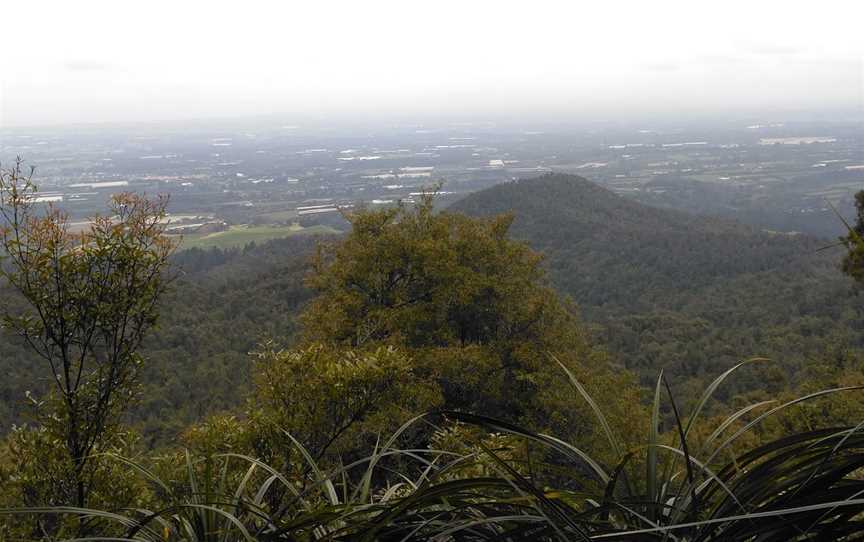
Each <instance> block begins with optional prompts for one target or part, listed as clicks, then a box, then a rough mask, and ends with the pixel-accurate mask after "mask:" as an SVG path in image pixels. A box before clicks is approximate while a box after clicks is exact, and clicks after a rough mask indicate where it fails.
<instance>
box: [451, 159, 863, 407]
mask: <svg viewBox="0 0 864 542" xmlns="http://www.w3.org/2000/svg"><path fill="white" fill-rule="evenodd" d="M448 210H453V211H454V212H462V213H466V214H469V215H471V216H494V215H496V214H499V213H501V212H507V211H512V212H513V214H514V217H515V218H514V221H513V225H512V227H511V231H510V235H511V236H512V237H513V238H515V239H520V240H524V241H526V242H528V243H529V244H530V245H531V247H532V248H533V249H534V250H537V251H540V252H542V253H543V254H544V256H545V257H546V260H545V264H546V266H547V268H548V269H549V277H550V279H551V280H552V281H553V283H554V284H555V287H556V288H557V290H558V291H559V292H560V293H561V294H563V295H569V296H571V297H572V298H573V299H574V300H575V301H576V302H577V303H578V305H579V309H580V311H581V312H582V314H583V317H584V318H585V320H586V321H587V322H589V323H592V324H596V325H597V327H598V328H599V329H600V330H601V334H600V335H599V336H598V343H600V344H602V345H603V346H604V347H606V348H607V349H608V350H609V352H610V354H611V355H613V356H614V357H615V358H616V359H618V360H620V361H621V362H622V363H624V364H626V366H627V368H629V369H631V370H632V371H634V372H636V373H637V374H639V376H640V377H641V381H642V383H643V384H644V385H645V386H651V385H653V380H654V378H655V377H656V374H657V371H658V370H659V369H660V368H663V369H665V370H666V372H667V375H668V378H669V379H670V380H671V381H672V382H673V384H674V385H675V386H676V389H678V390H680V395H681V397H682V399H681V400H682V401H687V400H688V398H689V397H692V396H695V395H697V394H698V392H699V390H700V389H701V388H702V387H703V386H704V385H705V383H706V382H708V381H709V380H710V378H711V375H713V374H716V373H717V372H721V371H723V370H725V369H727V368H729V367H731V366H733V365H735V364H736V363H737V362H739V361H740V360H742V359H746V358H749V357H752V356H763V357H767V358H770V359H772V360H774V361H775V362H776V363H777V365H775V366H772V367H770V369H769V368H767V367H766V368H765V369H763V368H762V367H758V366H754V367H752V368H750V369H747V371H745V373H742V374H740V375H739V377H738V378H736V379H735V381H734V382H731V383H730V385H729V386H726V387H724V388H723V389H721V390H720V391H719V393H720V397H719V398H720V399H721V400H722V401H723V402H724V403H727V404H728V403H729V402H730V401H732V400H733V398H734V397H735V395H737V394H738V393H746V392H748V391H752V390H759V389H763V388H764V387H765V385H766V378H765V377H766V375H765V374H763V370H770V371H771V372H772V374H771V375H770V384H771V386H775V389H776V385H777V384H778V382H777V377H781V376H782V378H783V379H785V382H783V383H782V386H783V387H785V386H789V387H790V388H793V389H794V387H795V386H797V385H798V384H799V378H798V377H799V375H802V374H803V369H804V367H806V366H807V365H808V364H810V363H812V362H813V360H818V359H819V358H821V357H822V356H823V354H824V353H825V350H826V345H833V344H837V345H841V346H845V347H857V348H861V347H864V335H862V333H861V330H862V329H864V318H862V316H864V313H861V311H860V306H861V303H860V300H859V299H856V298H855V297H854V296H850V282H851V281H850V280H848V279H847V278H846V277H845V276H843V274H842V273H838V272H837V267H838V265H839V263H840V259H841V256H842V254H841V253H840V251H839V250H836V249H833V250H820V249H822V248H824V247H825V246H826V245H827V244H828V241H826V240H825V239H818V238H813V237H809V236H806V235H795V234H787V233H778V232H768V231H763V230H757V229H754V228H751V227H747V226H743V225H741V224H737V223H734V222H728V221H723V220H720V219H715V218H711V217H707V216H696V215H690V214H686V213H682V212H677V211H673V210H669V209H658V208H654V207H649V206H647V205H642V204H640V203H638V202H636V201H633V199H632V198H628V197H623V196H620V195H617V194H615V193H613V192H611V191H609V190H607V189H605V188H603V187H601V186H599V185H596V184H594V183H591V182H589V181H588V180H586V179H583V178H581V177H578V176H575V175H566V174H560V173H555V174H549V175H544V176H541V177H538V178H534V179H525V180H520V181H516V182H511V183H503V184H500V185H496V186H494V187H492V188H489V189H487V190H483V191H480V192H476V193H474V194H471V195H469V196H467V197H465V198H464V199H462V200H460V201H458V202H456V203H455V204H454V205H453V206H452V207H450V208H448ZM839 223H840V221H839V219H838V224H839ZM778 368H779V371H778V370H777V369H778Z"/></svg>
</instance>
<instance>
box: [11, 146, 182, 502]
mask: <svg viewBox="0 0 864 542" xmlns="http://www.w3.org/2000/svg"><path fill="white" fill-rule="evenodd" d="M32 175H33V169H32V168H31V169H30V172H29V173H25V171H24V170H23V163H22V160H21V159H18V160H17V161H16V163H15V165H14V166H13V167H12V168H10V169H8V170H3V171H0V251H2V257H3V259H4V261H2V262H0V277H2V278H3V279H5V281H6V282H8V284H9V285H10V286H11V287H12V289H13V290H14V291H16V292H17V293H18V294H19V295H20V297H21V298H22V299H23V300H24V301H26V304H27V306H28V307H29V309H26V310H24V311H11V310H9V309H8V308H5V310H6V314H4V315H3V324H4V326H5V327H7V328H8V329H10V330H11V331H13V332H14V333H15V334H17V335H18V336H20V337H21V338H23V340H24V341H25V342H26V344H27V345H28V346H29V347H30V349H31V350H32V352H33V353H34V354H35V356H36V357H37V358H39V359H41V360H42V361H43V362H44V363H45V364H46V365H47V366H48V367H49V368H50V378H51V380H52V382H53V393H52V394H51V396H50V397H49V399H48V400H47V401H46V402H45V404H46V405H47V406H48V407H49V408H47V409H46V408H44V406H43V408H42V409H40V410H41V414H40V421H41V422H42V425H43V427H45V428H46V429H47V430H48V431H49V432H51V433H52V434H53V435H54V436H55V437H57V440H58V441H59V442H60V443H61V446H62V448H63V449H64V451H65V454H66V455H67V456H68V457H67V459H68V461H69V463H70V465H71V466H70V468H69V472H68V480H67V482H68V484H58V486H57V487H56V488H55V490H56V492H57V494H58V495H55V498H56V501H55V502H57V501H60V502H65V503H67V504H74V505H76V506H79V507H84V506H86V505H87V504H88V496H89V494H90V492H91V490H92V487H93V483H94V482H93V480H94V472H95V470H97V466H96V461H94V460H93V458H92V454H93V453H94V452H95V451H97V450H98V449H99V448H100V446H102V445H103V444H105V443H106V442H107V441H108V440H109V438H108V436H109V435H111V434H112V432H113V430H114V429H115V428H116V426H117V424H118V423H119V417H120V414H121V413H122V412H123V411H124V410H125V408H126V407H127V406H128V405H129V404H130V400H131V399H132V398H133V396H134V391H135V386H134V384H135V379H136V376H137V374H138V371H139V367H140V366H141V362H142V360H141V357H140V356H139V355H138V354H137V350H138V347H139V346H140V345H141V341H142V340H143V338H144V336H145V334H146V333H147V332H148V331H149V330H150V329H151V328H152V327H153V325H154V324H155V323H156V318H157V314H158V310H157V302H158V300H159V298H160V297H161V296H162V294H163V293H164V292H165V290H166V288H167V287H168V283H169V281H168V278H167V276H166V273H165V271H166V268H167V266H168V258H169V256H170V255H171V253H172V251H173V248H174V245H173V243H172V242H171V241H170V240H168V239H167V238H166V237H165V236H164V235H163V234H164V232H165V226H166V221H165V220H164V219H165V215H166V211H165V209H166V205H167V199H166V198H164V197H160V198H157V199H153V200H151V199H147V198H146V197H144V196H140V195H135V194H131V193H123V194H116V195H114V196H113V197H112V199H111V204H110V211H111V212H110V214H109V215H108V216H97V217H94V218H93V219H92V221H91V222H90V223H89V226H88V227H87V228H85V229H84V231H81V232H76V231H73V229H72V228H71V227H70V222H69V217H68V215H67V214H66V213H64V212H63V211H61V210H60V209H58V208H56V207H54V206H53V205H48V206H47V207H43V206H42V205H40V204H39V203H38V199H37V197H36V196H37V189H36V186H35V185H34V183H33V182H32ZM30 460H31V461H32V460H36V461H39V460H40V458H30Z"/></svg>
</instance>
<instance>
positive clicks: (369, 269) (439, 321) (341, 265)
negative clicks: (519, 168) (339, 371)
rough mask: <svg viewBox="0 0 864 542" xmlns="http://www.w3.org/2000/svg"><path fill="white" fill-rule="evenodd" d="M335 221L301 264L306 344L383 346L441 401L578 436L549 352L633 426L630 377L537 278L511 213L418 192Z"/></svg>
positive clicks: (578, 416)
mask: <svg viewBox="0 0 864 542" xmlns="http://www.w3.org/2000/svg"><path fill="white" fill-rule="evenodd" d="M346 218H347V219H348V220H349V222H350V223H351V226H352V230H351V233H350V234H349V235H348V236H347V237H345V238H344V239H343V240H341V241H339V242H336V243H333V244H330V245H325V246H322V247H321V249H320V250H319V253H318V255H317V257H316V259H315V261H314V264H313V272H312V274H311V276H310V279H309V284H310V286H311V287H312V289H313V290H314V291H315V292H316V293H317V294H318V296H317V298H315V299H314V300H313V301H312V303H311V304H310V305H309V307H308V308H307V310H306V311H305V313H304V314H303V315H302V322H303V326H304V329H303V341H304V342H305V343H306V344H325V345H329V346H330V347H332V348H335V349H344V348H350V349H360V350H363V349H367V348H373V347H379V346H391V347H395V348H397V349H399V350H401V351H403V352H406V353H407V354H408V355H409V356H410V358H411V360H412V363H413V365H414V373H415V374H416V375H418V376H420V377H421V378H423V379H424V380H425V381H428V382H434V383H435V384H436V385H437V386H438V387H439V388H440V390H441V394H442V397H443V405H444V406H445V407H446V408H451V409H463V410H468V411H473V412H483V413H485V414H488V415H492V416H501V417H504V418H507V419H511V420H521V421H524V422H526V423H527V424H528V425H529V426H530V427H533V428H537V429H544V430H547V429H548V430H552V429H554V430H556V432H558V433H559V434H567V435H569V436H571V437H575V436H577V435H578V436H581V437H587V436H588V435H589V433H593V431H594V430H596V427H594V426H593V425H592V422H591V421H590V420H592V419H593V418H592V417H591V416H590V414H587V412H586V410H584V408H582V407H584V406H585V405H574V401H572V390H570V389H569V387H568V384H567V382H566V376H565V375H564V373H563V371H562V370H561V368H560V367H559V366H558V364H557V363H555V362H554V361H553V360H552V359H551V357H550V354H554V355H556V356H557V357H558V358H560V360H561V361H562V363H564V364H565V365H566V366H567V367H568V368H569V369H570V370H571V371H573V373H574V374H576V375H578V377H579V378H580V379H582V380H584V381H585V382H591V383H593V382H595V381H596V382H598V383H599V382H600V381H603V386H604V387H603V388H602V389H606V390H608V393H609V395H608V397H607V398H606V399H609V400H610V401H609V402H610V407H609V408H610V410H616V409H617V414H618V415H619V417H618V421H621V422H622V423H625V424H627V423H634V424H638V423H640V420H641V419H642V418H641V416H640V407H639V397H638V394H639V392H638V387H637V386H636V385H635V383H634V382H633V380H632V377H631V376H630V375H629V373H628V372H627V371H624V370H619V371H611V370H610V365H609V362H608V360H607V358H606V356H605V354H603V353H602V352H601V351H599V350H597V349H595V348H593V347H592V346H591V344H590V341H589V339H588V334H587V332H586V330H585V329H584V327H583V326H582V325H581V324H580V323H579V320H578V318H577V316H576V314H575V311H574V310H573V308H572V306H571V305H570V304H568V303H567V302H562V301H561V300H559V298H558V297H557V295H556V294H555V292H554V291H553V290H552V288H551V287H550V286H549V285H548V284H547V281H546V276H545V272H544V270H543V268H542V266H541V262H542V258H541V256H540V255H538V254H536V253H534V252H532V251H531V250H530V249H529V248H528V246H527V245H525V244H524V243H521V242H516V241H513V240H511V239H509V238H508V235H507V232H508V229H509V227H510V224H511V222H512V217H511V216H508V215H502V216H496V217H492V218H487V219H477V218H471V217H468V216H465V215H461V214H455V213H447V212H441V213H436V212H435V211H434V210H433V195H432V194H427V195H426V196H423V197H422V198H420V201H419V202H418V203H417V204H416V205H408V204H399V205H397V206H394V207H392V208H388V209H384V210H368V209H361V210H359V211H356V212H352V213H350V214H347V215H346ZM613 397H614V400H612V399H613ZM622 399H623V401H622ZM628 402H629V404H628ZM612 403H615V405H617V406H615V407H613V406H611V404H612Z"/></svg>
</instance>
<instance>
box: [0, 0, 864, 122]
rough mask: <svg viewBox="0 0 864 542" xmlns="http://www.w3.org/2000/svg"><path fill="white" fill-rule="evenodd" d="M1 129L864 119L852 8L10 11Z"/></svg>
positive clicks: (535, 1) (114, 1)
mask: <svg viewBox="0 0 864 542" xmlns="http://www.w3.org/2000/svg"><path fill="white" fill-rule="evenodd" d="M2 13H3V31H2V36H3V39H2V42H3V45H2V48H0V64H2V65H0V80H2V81H0V83H2V86H0V124H2V125H5V126H14V125H27V124H64V123H78V122H114V121H123V122H125V121H148V120H171V119H188V118H208V117H226V116H243V115H260V114H270V113H312V114H316V115H317V114H325V115H341V114H352V113H357V114H364V115H369V114H372V113H376V114H381V115H413V114H417V115H429V114H442V115H461V116H469V117H470V116H477V117H482V116H484V115H494V114H498V113H502V112H508V111H509V112H518V113H520V114H521V113H525V114H532V113H544V114H549V113H558V112H561V113H562V114H573V115H590V114H604V113H607V112H618V113H624V114H627V113H629V112H634V113H635V112H654V111H679V110H680V111H687V110H704V111H716V110H724V109H725V110H728V109H749V110H759V109H761V108H766V109H768V108H773V109H841V108H846V109H858V110H859V111H860V110H861V109H862V107H864V106H862V100H864V98H862V94H864V55H862V50H864V45H862V40H864V37H862V36H864V30H862V25H864V1H861V0H848V1H847V0H841V1H832V0H822V1H820V2H813V1H801V0H784V1H769V0H747V1H737V0H734V1H733V0H724V1H710V2H709V1H707V0H705V1H703V0H687V1H677V0H675V1H667V0H655V1H646V0H642V1H630V2H628V1H622V0H617V1H614V0H593V1H580V0H569V1H566V2H549V1H543V0H521V1H519V2H506V1H501V0H497V1H488V2H487V1H482V0H459V1H449V0H436V1H434V2H429V1H422V2H421V1H415V0H399V1H392V2H389V1H378V0H362V1H361V0H351V1H343V2H335V1H327V0H314V1H305V0H282V1H278V2H276V1H274V2H260V1H256V0H234V1H230V2H221V1H218V0H209V1H206V2H195V1H188V0H172V1H154V0H149V1H134V2H133V1H118V0H110V1H90V0H76V1H69V0H61V1H52V2H48V1H41V0H26V1H24V0H21V1H19V0H13V2H11V5H5V6H4V8H3V12H2Z"/></svg>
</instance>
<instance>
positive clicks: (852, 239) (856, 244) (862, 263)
mask: <svg viewBox="0 0 864 542" xmlns="http://www.w3.org/2000/svg"><path fill="white" fill-rule="evenodd" d="M855 208H856V209H857V210H858V216H857V220H856V222H855V224H854V225H849V224H847V227H848V229H849V235H847V236H846V237H843V238H842V239H841V240H842V242H843V244H844V245H845V246H846V249H847V254H846V257H845V258H844V259H843V272H844V273H846V274H847V275H849V276H850V277H852V278H854V279H855V280H856V281H858V282H859V283H864V190H862V191H860V192H858V193H857V194H855Z"/></svg>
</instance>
